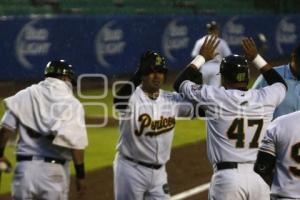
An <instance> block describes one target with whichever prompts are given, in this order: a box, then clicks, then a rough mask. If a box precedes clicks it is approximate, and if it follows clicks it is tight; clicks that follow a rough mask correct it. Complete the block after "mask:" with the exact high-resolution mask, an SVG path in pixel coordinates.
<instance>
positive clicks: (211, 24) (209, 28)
mask: <svg viewBox="0 0 300 200" xmlns="http://www.w3.org/2000/svg"><path fill="white" fill-rule="evenodd" d="M206 28H207V31H209V32H212V31H215V30H218V29H219V25H218V23H217V22H216V21H211V22H209V23H207V24H206Z"/></svg>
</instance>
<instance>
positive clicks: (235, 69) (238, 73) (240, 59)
mask: <svg viewBox="0 0 300 200" xmlns="http://www.w3.org/2000/svg"><path fill="white" fill-rule="evenodd" d="M220 73H221V75H222V77H224V79H225V80H226V81H227V82H230V83H247V84H248V82H249V66H248V61H247V59H246V58H245V57H244V56H240V55H230V56H226V57H225V58H223V59H222V62H221V65H220Z"/></svg>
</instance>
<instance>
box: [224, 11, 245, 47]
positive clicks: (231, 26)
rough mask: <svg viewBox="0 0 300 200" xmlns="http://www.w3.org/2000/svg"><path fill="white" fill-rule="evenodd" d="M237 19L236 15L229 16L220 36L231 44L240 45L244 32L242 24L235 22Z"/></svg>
mask: <svg viewBox="0 0 300 200" xmlns="http://www.w3.org/2000/svg"><path fill="white" fill-rule="evenodd" d="M237 19H238V17H237V16H235V17H232V18H230V19H229V20H228V21H227V22H226V23H225V25H224V27H223V31H222V37H223V38H224V40H225V41H227V43H228V44H229V45H232V46H240V45H241V41H242V39H243V37H244V33H245V27H244V25H242V24H237V23H235V20H237Z"/></svg>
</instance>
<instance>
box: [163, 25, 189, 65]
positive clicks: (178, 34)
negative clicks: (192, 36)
mask: <svg viewBox="0 0 300 200" xmlns="http://www.w3.org/2000/svg"><path fill="white" fill-rule="evenodd" d="M188 43H189V38H188V28H187V27H186V26H185V25H178V24H177V20H172V21H171V22H170V23H169V24H168V25H167V27H166V29H165V31H164V34H163V38H162V45H163V51H164V54H165V55H166V57H167V58H168V59H169V60H171V61H175V60H176V58H175V57H174V56H173V55H172V51H173V50H180V49H184V48H187V47H188Z"/></svg>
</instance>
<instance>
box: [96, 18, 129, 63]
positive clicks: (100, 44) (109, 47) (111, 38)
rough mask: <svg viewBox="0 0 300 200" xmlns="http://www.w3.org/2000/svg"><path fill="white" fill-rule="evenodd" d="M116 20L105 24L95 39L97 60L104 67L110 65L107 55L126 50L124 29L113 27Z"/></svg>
mask: <svg viewBox="0 0 300 200" xmlns="http://www.w3.org/2000/svg"><path fill="white" fill-rule="evenodd" d="M114 24H115V22H114V21H110V22H108V23H106V24H104V25H103V26H102V27H101V29H100V30H99V32H98V34H97V36H96V39H95V50H96V56H97V61H98V62H99V63H100V64H101V65H102V66H104V67H110V63H109V62H107V61H106V59H105V57H106V56H113V55H117V54H121V53H123V52H124V49H125V46H126V42H125V41H124V33H123V30H122V29H117V28H115V29H113V28H112V26H113V25H114Z"/></svg>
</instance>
